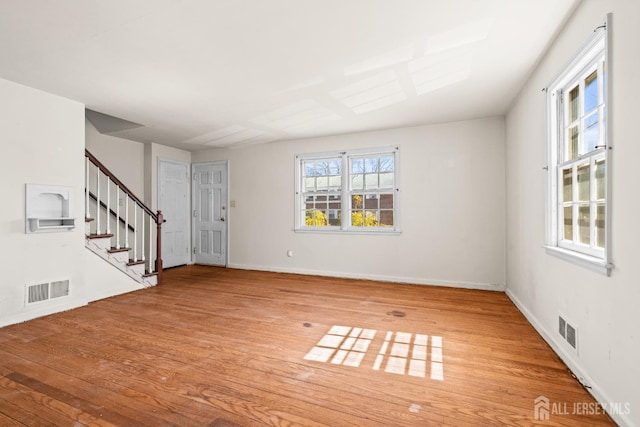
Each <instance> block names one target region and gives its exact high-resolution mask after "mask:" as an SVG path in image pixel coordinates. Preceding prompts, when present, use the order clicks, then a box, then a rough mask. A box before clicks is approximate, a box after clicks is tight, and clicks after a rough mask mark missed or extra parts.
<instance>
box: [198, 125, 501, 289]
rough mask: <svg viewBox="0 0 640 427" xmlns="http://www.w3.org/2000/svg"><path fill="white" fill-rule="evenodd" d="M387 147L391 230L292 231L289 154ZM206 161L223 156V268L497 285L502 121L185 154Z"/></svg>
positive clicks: (291, 173) (499, 287) (292, 196)
mask: <svg viewBox="0 0 640 427" xmlns="http://www.w3.org/2000/svg"><path fill="white" fill-rule="evenodd" d="M395 145H399V146H400V179H401V202H400V203H401V206H400V215H401V227H402V233H401V234H400V235H395V236H391V235H384V236H381V235H355V234H335V233H334V234H325V233H315V234H309V233H296V232H294V231H293V227H294V156H295V155H296V154H300V153H309V152H319V151H320V152H321V151H326V150H338V149H342V150H344V149H355V148H366V147H378V146H395ZM214 160H228V161H229V169H230V180H229V184H230V196H229V197H230V199H231V200H235V201H236V203H237V205H236V207H235V208H230V210H229V221H228V224H229V239H230V243H229V265H230V266H232V267H237V268H250V269H259V270H274V271H285V272H301V273H312V274H321V275H335V276H342V277H363V278H364V277H366V278H375V279H381V280H389V281H398V282H410V283H421V284H439V285H453V286H462V287H474V288H485V289H502V288H503V286H504V283H505V278H504V241H505V230H504V212H505V207H504V121H503V119H502V118H490V119H484V120H475V121H465V122H457V123H449V124H442V125H436V126H421V127H412V128H404V129H395V130H387V131H380V132H370V133H361V134H351V135H342V136H334V137H325V138H316V139H309V140H297V141H288V142H279V143H273V144H265V145H259V146H254V147H247V148H242V149H235V150H228V149H217V150H209V151H204V152H196V153H193V162H206V161H214ZM287 250H293V252H294V256H293V257H292V258H288V257H287V256H286V253H287ZM365 252H366V256H364V255H363V253H365Z"/></svg>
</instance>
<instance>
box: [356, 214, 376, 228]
mask: <svg viewBox="0 0 640 427" xmlns="http://www.w3.org/2000/svg"><path fill="white" fill-rule="evenodd" d="M351 225H353V226H354V227H377V226H378V217H377V215H376V212H373V211H364V212H363V211H352V212H351Z"/></svg>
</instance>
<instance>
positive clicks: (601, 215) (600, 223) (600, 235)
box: [596, 203, 606, 248]
mask: <svg viewBox="0 0 640 427" xmlns="http://www.w3.org/2000/svg"><path fill="white" fill-rule="evenodd" d="M596 210H597V212H596V245H597V246H598V247H600V248H604V241H605V233H604V225H605V219H606V218H605V216H606V213H605V208H604V203H598V205H597V206H596Z"/></svg>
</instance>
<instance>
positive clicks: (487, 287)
mask: <svg viewBox="0 0 640 427" xmlns="http://www.w3.org/2000/svg"><path fill="white" fill-rule="evenodd" d="M227 267H228V268H236V269H238V270H257V271H270V272H273V273H290V274H303V275H307V276H323V277H339V278H343V279H365V280H375V281H378V282H391V283H407V284H413V285H428V286H446V287H451V288H463V289H477V290H484V291H498V292H504V291H505V287H504V286H502V285H495V284H491V283H474V282H462V281H453V280H436V279H424V278H418V277H399V276H384V275H377V274H361V273H345V272H338V271H326V270H311V269H304V268H282V267H267V266H263V265H247V264H233V263H229V264H228V265H227Z"/></svg>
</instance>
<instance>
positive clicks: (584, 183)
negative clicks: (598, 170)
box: [578, 163, 590, 202]
mask: <svg viewBox="0 0 640 427" xmlns="http://www.w3.org/2000/svg"><path fill="white" fill-rule="evenodd" d="M589 184H590V183H589V163H587V164H584V165H580V166H578V200H580V201H584V202H588V201H589V199H590V198H589V194H590V193H589V188H590V186H589Z"/></svg>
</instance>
